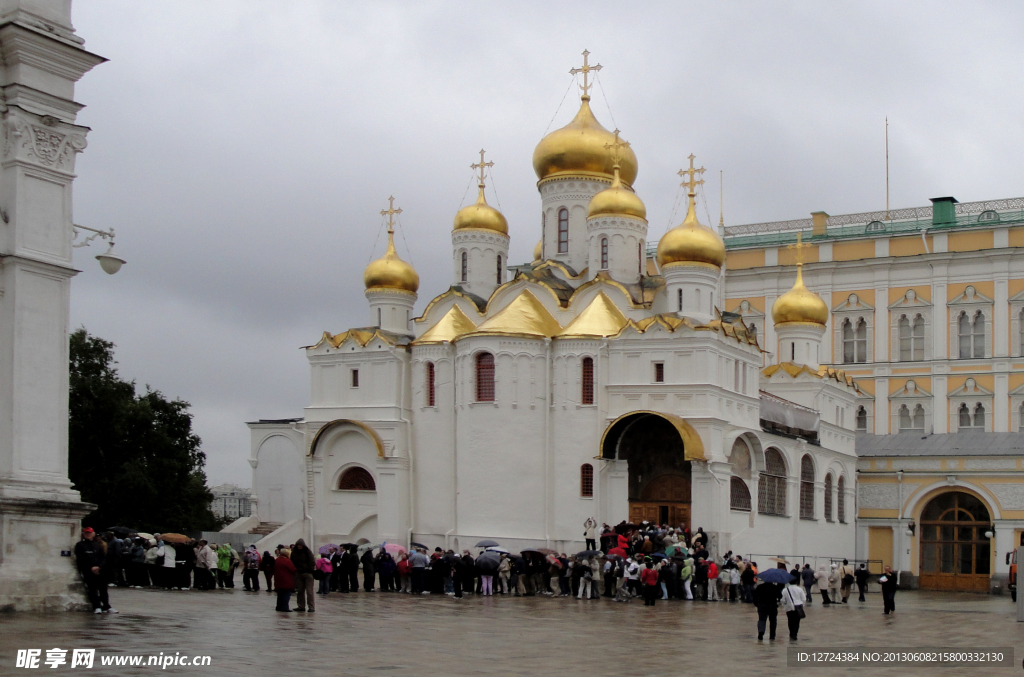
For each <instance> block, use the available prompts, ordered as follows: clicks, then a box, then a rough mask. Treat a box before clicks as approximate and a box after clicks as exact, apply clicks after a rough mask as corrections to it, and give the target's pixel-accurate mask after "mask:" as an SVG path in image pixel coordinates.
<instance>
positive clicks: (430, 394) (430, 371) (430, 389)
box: [427, 362, 437, 407]
mask: <svg viewBox="0 0 1024 677" xmlns="http://www.w3.org/2000/svg"><path fill="white" fill-rule="evenodd" d="M436 403H437V400H436V399H435V397H434V363H433V362H427V406H428V407H433V406H434V405H435V404H436Z"/></svg>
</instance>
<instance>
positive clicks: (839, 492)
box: [836, 475, 846, 524]
mask: <svg viewBox="0 0 1024 677" xmlns="http://www.w3.org/2000/svg"><path fill="white" fill-rule="evenodd" d="M836 498H838V499H839V501H838V503H837V507H838V508H839V510H838V512H839V521H840V522H841V523H842V524H846V478H845V477H843V476H841V475H840V477H839V482H838V483H837V485H836Z"/></svg>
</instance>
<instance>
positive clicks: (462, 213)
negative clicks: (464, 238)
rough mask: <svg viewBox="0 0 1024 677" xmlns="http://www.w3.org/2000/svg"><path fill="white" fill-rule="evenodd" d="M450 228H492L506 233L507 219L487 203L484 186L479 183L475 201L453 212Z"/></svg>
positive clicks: (497, 231) (503, 233)
mask: <svg viewBox="0 0 1024 677" xmlns="http://www.w3.org/2000/svg"><path fill="white" fill-rule="evenodd" d="M452 230H492V231H494V232H496V233H501V234H502V235H508V221H506V220H505V217H504V216H502V214H501V212H499V211H498V210H497V209H495V208H494V207H492V206H490V205H489V204H487V200H486V198H484V186H483V184H480V193H479V195H477V198H476V202H475V203H473V204H471V205H469V206H468V207H463V208H462V209H460V210H459V211H458V213H457V214H455V224H454V225H453V226H452Z"/></svg>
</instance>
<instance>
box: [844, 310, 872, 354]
mask: <svg viewBox="0 0 1024 677" xmlns="http://www.w3.org/2000/svg"><path fill="white" fill-rule="evenodd" d="M867 361H868V325H867V323H866V322H865V321H864V318H860V319H858V320H857V323H856V324H854V323H853V322H851V321H850V320H849V319H846V320H843V363H844V364H852V363H854V362H867Z"/></svg>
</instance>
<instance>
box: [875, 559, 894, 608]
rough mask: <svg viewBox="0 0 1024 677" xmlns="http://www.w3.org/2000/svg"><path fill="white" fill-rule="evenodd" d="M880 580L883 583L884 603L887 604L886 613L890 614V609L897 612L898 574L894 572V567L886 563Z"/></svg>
mask: <svg viewBox="0 0 1024 677" xmlns="http://www.w3.org/2000/svg"><path fill="white" fill-rule="evenodd" d="M878 582H879V583H881V584H882V603H883V605H884V606H885V615H886V616H888V615H889V612H890V611H891V612H893V613H896V588H897V585H896V574H894V573H893V572H892V567H890V566H888V565H886V567H885V571H883V572H882V575H881V576H880V577H879V579H878Z"/></svg>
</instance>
